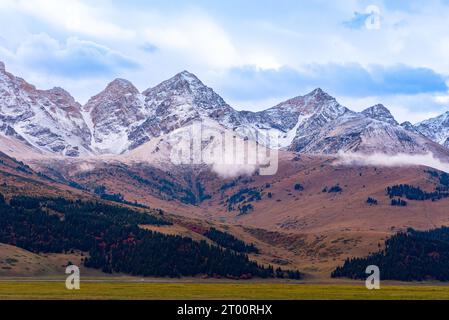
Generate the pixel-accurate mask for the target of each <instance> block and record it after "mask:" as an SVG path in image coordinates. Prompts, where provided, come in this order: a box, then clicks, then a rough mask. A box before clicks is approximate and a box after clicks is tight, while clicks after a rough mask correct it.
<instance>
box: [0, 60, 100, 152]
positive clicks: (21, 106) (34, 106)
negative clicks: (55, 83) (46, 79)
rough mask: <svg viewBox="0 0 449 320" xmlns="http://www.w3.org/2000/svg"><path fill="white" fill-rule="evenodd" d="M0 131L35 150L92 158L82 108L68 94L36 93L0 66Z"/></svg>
mask: <svg viewBox="0 0 449 320" xmlns="http://www.w3.org/2000/svg"><path fill="white" fill-rule="evenodd" d="M0 128H1V129H2V132H3V134H4V135H7V136H11V137H16V138H17V139H19V140H21V141H23V142H24V143H25V144H27V145H29V146H32V147H33V148H34V149H36V150H39V151H43V152H49V153H53V154H59V155H65V156H79V155H86V154H90V153H91V151H90V130H89V128H88V127H87V125H86V123H85V121H84V119H83V116H82V113H81V105H80V104H79V103H77V102H76V101H75V99H74V98H73V97H72V96H71V95H70V94H69V93H68V92H67V91H65V90H63V89H61V88H53V89H50V90H37V89H36V88H35V87H34V86H33V85H30V84H29V83H27V82H26V81H25V80H23V79H21V78H18V77H15V76H14V75H12V74H11V73H9V72H6V70H5V66H4V64H3V63H2V64H1V65H0Z"/></svg>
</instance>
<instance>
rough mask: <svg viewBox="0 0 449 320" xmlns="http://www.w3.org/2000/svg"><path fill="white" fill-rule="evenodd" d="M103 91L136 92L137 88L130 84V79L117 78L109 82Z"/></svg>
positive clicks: (137, 91)
mask: <svg viewBox="0 0 449 320" xmlns="http://www.w3.org/2000/svg"><path fill="white" fill-rule="evenodd" d="M104 91H109V92H115V93H124V94H126V93H133V94H138V93H139V90H137V88H136V87H135V86H134V85H133V84H132V82H131V81H129V80H126V79H122V78H117V79H114V80H113V81H111V82H109V83H108V85H107V86H106V88H105V89H104Z"/></svg>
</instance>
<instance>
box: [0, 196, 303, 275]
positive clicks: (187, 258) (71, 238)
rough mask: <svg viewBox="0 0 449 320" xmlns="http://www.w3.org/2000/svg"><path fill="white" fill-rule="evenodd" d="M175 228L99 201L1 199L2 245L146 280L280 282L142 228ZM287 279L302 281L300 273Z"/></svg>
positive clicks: (241, 258) (200, 246)
mask: <svg viewBox="0 0 449 320" xmlns="http://www.w3.org/2000/svg"><path fill="white" fill-rule="evenodd" d="M142 224H147V225H148V224H156V225H160V224H170V222H168V221H165V220H164V219H163V216H162V217H161V216H155V215H150V214H148V213H143V212H140V211H134V210H132V209H129V208H124V207H118V206H117V207H116V206H112V205H107V204H103V203H98V202H84V201H80V200H76V201H72V200H67V199H64V198H45V197H40V198H36V197H27V196H18V197H13V198H12V199H11V200H10V202H9V203H7V202H6V201H5V199H4V197H3V196H0V242H2V243H7V244H11V245H14V246H17V247H20V248H23V249H26V250H29V251H32V252H35V253H63V252H71V251H73V250H80V251H83V252H87V253H88V255H87V257H86V258H85V259H84V264H85V265H86V266H87V267H92V268H97V269H101V270H102V271H104V272H123V273H127V274H131V275H140V276H169V277H179V276H195V275H199V274H205V275H209V276H220V277H231V278H250V277H262V278H267V277H275V276H278V273H279V272H277V271H275V270H274V269H273V267H271V266H270V267H264V266H261V265H258V264H257V263H256V262H253V261H250V260H249V259H248V257H247V256H246V255H245V254H242V253H239V252H236V251H234V250H230V249H225V248H220V247H218V246H214V245H210V244H208V243H207V242H206V241H201V242H197V241H193V240H192V239H191V238H186V237H180V236H172V235H164V234H161V233H156V232H152V231H148V230H144V229H142V228H140V227H139V225H142ZM282 275H283V276H290V277H294V278H297V277H300V273H299V272H296V271H288V270H287V271H282Z"/></svg>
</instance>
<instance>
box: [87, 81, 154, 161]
mask: <svg viewBox="0 0 449 320" xmlns="http://www.w3.org/2000/svg"><path fill="white" fill-rule="evenodd" d="M83 112H84V116H85V119H86V123H87V125H88V126H89V128H90V130H91V132H92V140H91V148H92V149H93V150H95V151H96V152H97V153H100V154H120V153H122V152H124V151H126V150H128V148H129V146H130V145H131V144H132V143H133V141H130V140H129V137H128V135H129V134H130V132H132V131H133V130H134V129H135V128H136V127H137V126H138V125H139V124H140V123H142V122H143V121H144V120H145V119H146V116H147V115H146V110H145V104H144V96H143V95H142V94H140V92H139V91H138V90H137V88H136V87H134V85H133V84H132V83H131V82H129V81H127V80H124V79H115V80H114V81H112V82H111V83H109V84H108V85H107V87H106V88H105V89H104V90H103V91H102V92H100V93H99V94H97V95H95V96H93V97H92V98H90V99H89V101H88V102H87V103H86V105H85V106H84V107H83Z"/></svg>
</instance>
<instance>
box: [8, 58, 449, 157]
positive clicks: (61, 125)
mask: <svg viewBox="0 0 449 320" xmlns="http://www.w3.org/2000/svg"><path fill="white" fill-rule="evenodd" d="M448 119H449V113H447V114H445V115H443V116H440V117H438V118H435V119H431V120H428V121H424V122H422V123H421V124H419V125H417V126H413V125H411V124H403V125H399V124H398V123H397V122H396V120H395V119H394V117H393V116H392V115H391V113H390V111H389V110H388V109H387V108H386V107H385V106H383V105H376V106H373V107H370V108H368V109H366V110H364V111H362V112H360V113H357V112H354V111H351V110H349V109H347V108H346V107H344V106H342V105H340V104H339V103H338V102H337V100H336V99H335V98H333V97H332V96H330V95H329V94H327V93H326V92H324V91H323V90H321V89H315V90H314V91H312V92H310V93H309V94H306V95H304V96H298V97H295V98H292V99H289V100H287V101H284V102H282V103H280V104H278V105H276V106H274V107H272V108H270V109H267V110H264V111H260V112H249V111H236V110H235V109H233V108H232V107H231V106H229V105H228V104H227V103H226V102H225V101H224V100H223V99H222V98H221V97H220V96H219V95H218V94H217V93H215V92H214V91H213V90H212V89H211V88H209V87H207V86H206V85H204V84H203V83H202V82H201V81H200V80H199V79H198V78H197V77H196V76H195V75H193V74H192V73H189V72H187V71H183V72H181V73H179V74H177V75H175V76H174V77H172V78H170V79H168V80H166V81H164V82H162V83H161V84H159V85H157V86H155V87H152V88H149V89H147V90H145V91H143V92H142V93H141V92H139V90H138V89H137V88H136V87H135V86H134V85H133V84H132V83H131V82H129V81H127V80H124V79H116V80H114V81H112V82H111V83H109V84H108V85H107V87H106V88H105V89H104V90H103V91H102V92H100V93H99V94H97V95H95V96H93V97H92V98H91V99H89V101H88V102H87V103H86V105H84V106H83V107H82V106H81V105H80V104H79V103H77V102H76V101H75V100H74V99H73V97H71V96H70V94H68V93H67V92H66V91H64V90H63V89H61V88H54V89H51V90H37V89H36V88H35V87H34V86H32V85H30V84H28V83H27V82H25V81H24V80H23V79H20V78H17V77H15V76H13V75H12V74H10V73H8V72H6V71H5V68H4V65H3V64H0V134H2V135H4V136H8V137H9V138H12V139H16V140H18V141H20V142H23V143H24V144H26V145H28V146H29V147H30V148H34V149H36V150H39V151H40V152H43V153H51V154H59V155H65V156H83V155H100V154H112V155H118V154H123V153H128V152H130V151H131V150H133V149H135V148H137V147H139V146H142V145H144V144H145V143H147V142H149V141H151V140H153V139H154V138H156V137H162V136H164V135H166V134H168V133H171V132H173V131H175V130H177V129H179V128H183V127H185V126H188V125H190V124H191V123H192V122H193V121H196V120H198V121H206V122H208V123H212V124H213V126H214V125H218V126H222V127H223V128H225V129H227V130H231V131H233V132H235V133H236V134H237V135H239V136H241V137H244V138H246V139H248V140H252V141H257V142H259V143H261V144H263V145H266V146H270V147H273V148H281V149H288V150H292V151H300V152H306V153H316V154H335V153H338V152H340V151H363V152H384V153H391V154H393V153H398V152H401V153H410V154H414V153H424V152H428V151H432V152H435V153H437V154H442V153H444V154H448V153H449V151H448V150H446V149H445V148H443V147H441V146H439V145H438V144H437V143H435V142H433V141H436V142H439V143H441V144H443V145H445V146H447V147H449V143H448V142H447V140H448V137H449V133H448V130H447V128H449V124H448V122H449V120H448ZM273 137H275V139H274V140H273V139H272V138H273ZM426 137H427V138H426ZM429 138H430V140H429ZM431 140H433V141H431Z"/></svg>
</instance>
